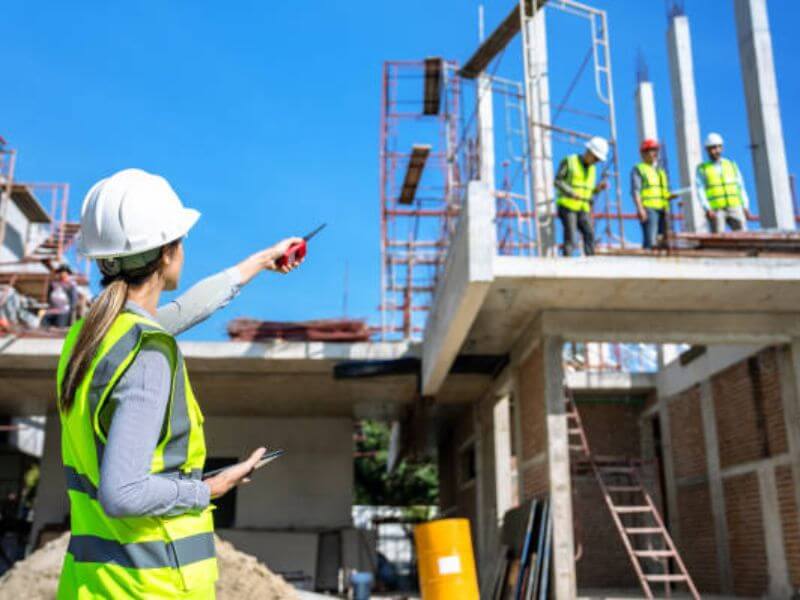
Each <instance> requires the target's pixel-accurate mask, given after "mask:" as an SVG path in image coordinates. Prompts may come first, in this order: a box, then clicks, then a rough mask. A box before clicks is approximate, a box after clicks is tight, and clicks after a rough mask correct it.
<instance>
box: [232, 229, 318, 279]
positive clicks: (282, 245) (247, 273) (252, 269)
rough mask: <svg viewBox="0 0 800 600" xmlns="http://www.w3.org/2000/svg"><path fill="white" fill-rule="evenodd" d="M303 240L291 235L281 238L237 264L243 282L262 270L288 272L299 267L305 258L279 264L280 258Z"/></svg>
mask: <svg viewBox="0 0 800 600" xmlns="http://www.w3.org/2000/svg"><path fill="white" fill-rule="evenodd" d="M302 241H303V238H299V237H290V238H286V239H285V240H281V241H280V242H278V243H277V244H275V245H274V246H271V247H269V248H267V249H266V250H262V251H261V252H256V253H255V254H253V255H252V256H250V257H248V258H246V259H244V260H243V261H242V262H240V263H239V264H238V265H236V266H237V268H238V269H239V273H240V274H241V276H242V280H241V283H242V284H245V283H247V282H249V281H250V280H251V279H253V277H255V276H256V275H258V274H259V273H260V272H261V271H265V270H266V271H276V272H278V273H288V272H289V271H293V270H294V269H296V268H297V267H299V266H300V265H301V264H302V263H303V260H304V259H302V258H301V259H300V260H297V261H295V262H293V263H290V264H287V265H285V266H283V267H279V266H278V259H279V258H280V257H281V256H283V255H284V254H285V253H286V251H287V250H288V249H289V246H291V245H292V244H298V243H300V242H302Z"/></svg>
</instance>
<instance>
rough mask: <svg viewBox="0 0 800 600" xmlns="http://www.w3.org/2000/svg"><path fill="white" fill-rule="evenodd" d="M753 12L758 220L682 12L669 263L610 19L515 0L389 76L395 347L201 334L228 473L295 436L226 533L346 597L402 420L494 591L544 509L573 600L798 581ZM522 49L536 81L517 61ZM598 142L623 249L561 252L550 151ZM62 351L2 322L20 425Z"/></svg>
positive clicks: (580, 9)
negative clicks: (723, 169)
mask: <svg viewBox="0 0 800 600" xmlns="http://www.w3.org/2000/svg"><path fill="white" fill-rule="evenodd" d="M734 5H735V11H736V17H737V28H738V29H737V31H738V36H739V47H740V51H741V63H742V68H743V70H744V77H743V80H744V83H745V95H746V98H747V108H748V116H749V127H750V137H751V140H752V143H753V161H754V164H755V165H756V169H755V171H756V187H757V191H758V194H757V197H758V217H757V220H758V221H759V224H760V229H759V230H757V231H754V232H752V233H748V234H729V235H711V234H709V233H708V232H707V231H706V229H707V228H706V225H705V217H704V215H703V212H702V210H701V209H700V205H699V203H698V201H697V199H696V198H695V197H694V193H695V192H694V189H695V186H694V173H695V167H696V165H697V164H698V163H699V162H700V160H701V147H700V129H699V119H698V112H697V106H696V98H695V86H694V73H693V68H692V55H691V40H690V32H689V21H688V17H687V16H686V15H685V14H683V12H682V11H681V10H679V9H675V10H672V12H671V13H670V16H669V23H668V27H667V30H666V32H665V34H666V43H667V44H668V47H669V56H670V68H671V84H672V96H673V121H674V123H675V130H676V134H677V135H676V137H677V142H678V143H677V146H678V148H677V156H678V171H679V173H678V179H679V181H680V186H681V187H685V188H688V189H689V190H690V191H689V195H688V196H685V197H684V200H683V201H682V202H681V203H680V204H679V205H677V206H676V207H675V209H674V210H673V211H672V214H671V215H670V222H671V224H672V230H671V231H669V232H668V235H667V236H666V240H665V244H664V246H663V247H662V248H660V249H659V250H657V251H653V252H645V251H643V250H642V249H641V248H640V247H639V245H638V243H633V242H632V241H631V230H632V229H633V228H635V227H636V226H637V225H636V223H635V221H634V219H635V215H634V214H633V212H632V211H631V210H630V208H629V207H628V202H627V201H625V200H623V187H622V185H621V163H622V162H623V157H621V156H619V152H618V149H617V141H618V139H617V123H616V114H615V98H614V86H613V81H612V77H613V71H612V65H611V61H610V56H611V52H610V45H611V40H610V39H609V34H608V31H609V29H608V23H607V18H606V13H605V12H604V11H603V10H600V9H598V8H595V7H593V6H589V5H587V4H582V3H579V2H575V1H573V0H521V1H520V2H519V3H518V4H515V3H513V2H510V6H509V9H510V12H509V13H508V16H507V17H506V18H505V19H504V20H503V21H502V22H500V23H499V25H497V27H495V28H494V29H492V30H491V33H490V34H489V35H487V36H485V37H484V38H483V39H482V42H481V44H480V45H479V47H478V48H477V49H476V50H475V52H474V53H473V54H472V55H471V56H470V57H466V60H465V61H464V62H456V61H453V60H447V59H442V58H438V57H428V58H427V59H423V60H419V61H392V62H387V63H386V64H385V67H384V72H383V96H382V98H381V116H382V118H381V124H380V127H381V142H380V154H381V163H380V164H381V173H380V179H381V230H382V245H381V261H382V277H381V279H382V281H381V291H382V297H381V315H382V321H381V323H380V327H379V336H380V338H381V339H380V340H378V341H373V342H358V343H340V344H333V343H326V342H288V341H280V340H277V341H274V342H268V343H264V342H191V343H183V344H182V348H183V350H184V354H185V355H186V357H187V363H188V365H189V369H190V370H191V371H192V373H193V376H194V379H193V381H195V382H196V384H195V387H196V390H197V394H198V397H199V398H200V399H201V402H202V404H203V407H204V410H205V412H206V413H207V415H208V419H207V421H206V424H205V426H206V429H207V438H208V443H209V456H210V457H211V458H212V459H213V460H216V461H219V462H225V461H232V460H234V459H235V457H237V456H239V455H241V454H242V452H244V451H245V450H246V449H247V448H249V447H252V446H253V445H260V444H261V443H263V442H264V441H265V438H268V439H267V441H268V442H269V444H270V445H271V446H282V447H284V448H286V449H287V450H288V452H287V457H286V458H285V459H282V462H280V463H276V466H275V467H274V469H273V470H272V471H271V473H270V476H269V478H264V479H263V480H257V481H256V482H254V484H253V485H252V486H249V487H246V488H242V489H241V490H238V491H237V492H236V494H235V495H234V496H232V498H231V500H230V501H229V503H228V504H227V505H226V508H225V509H224V511H220V512H221V513H222V515H223V521H219V522H218V524H217V525H218V528H219V529H220V531H221V535H222V536H223V537H226V538H228V539H230V540H232V541H234V542H235V543H237V545H239V547H241V548H242V549H244V550H246V551H250V552H252V553H253V554H255V555H257V556H258V557H259V558H261V559H262V560H264V561H265V562H266V563H267V564H268V565H269V566H270V567H272V568H273V569H275V570H277V571H279V572H283V573H287V574H294V575H293V576H294V577H295V583H297V584H298V585H300V586H303V587H311V588H316V589H332V587H331V583H330V581H331V577H335V569H334V570H333V571H332V570H331V565H335V567H337V568H340V567H352V566H356V567H360V568H364V567H365V566H366V567H368V566H369V562H370V560H371V559H370V558H369V557H366V558H365V557H362V556H360V555H359V550H358V548H359V547H361V541H359V537H358V536H359V535H360V534H359V533H358V532H355V531H354V529H353V526H352V517H351V505H352V477H353V475H352V461H353V441H352V432H353V427H352V425H353V421H354V420H357V419H364V418H372V419H384V420H394V421H398V422H399V423H400V424H401V427H400V429H401V430H402V434H401V435H400V436H399V437H400V439H401V440H402V443H401V444H399V445H398V448H399V449H400V451H401V452H405V453H407V454H409V455H413V454H415V453H424V452H426V451H435V453H436V455H437V456H438V462H439V475H440V509H441V513H442V514H444V515H447V516H464V517H467V518H469V519H470V522H471V524H472V536H473V542H474V546H475V551H476V556H477V559H478V567H479V573H480V577H481V582H482V586H483V585H484V584H487V582H488V586H489V589H491V587H492V579H493V578H494V577H495V574H496V573H497V572H498V564H499V563H500V562H502V560H504V557H505V553H506V552H507V551H508V540H507V539H505V537H504V536H505V532H504V527H503V526H504V524H507V522H508V520H509V519H508V516H509V515H511V514H513V513H515V511H519V510H525V507H526V505H527V504H528V503H529V501H530V500H531V499H533V498H545V497H547V498H549V501H550V503H551V507H552V509H551V514H552V548H553V549H552V579H551V586H550V587H551V589H552V591H553V595H554V596H555V597H556V598H559V599H569V600H571V599H573V598H576V597H579V596H581V595H588V594H591V595H592V596H593V597H594V596H595V595H596V593H595V591H596V590H610V589H615V590H619V589H623V590H628V591H633V593H641V594H644V595H646V596H649V597H652V596H656V595H668V594H669V593H672V592H688V593H690V594H691V595H693V596H695V597H697V595H698V594H706V593H717V594H722V595H734V596H770V597H775V598H789V597H792V594H794V593H796V592H797V590H798V589H800V514H799V510H800V320H799V319H798V316H800V315H798V306H800V239H798V237H797V234H795V233H794V229H795V224H796V221H797V216H796V215H795V212H794V209H793V206H792V201H791V194H790V192H789V183H788V182H789V177H788V172H787V166H786V159H785V154H784V148H783V141H782V132H781V123H780V113H779V110H778V101H777V91H776V86H775V73H774V66H773V62H772V56H771V43H770V39H769V27H768V22H767V13H766V2H765V0H735V2H734ZM551 27H569V28H574V29H573V31H575V32H579V33H580V32H582V35H583V36H584V38H580V39H586V40H587V45H588V50H587V52H586V54H585V55H582V54H580V52H578V53H577V54H575V53H573V54H572V55H568V56H562V55H560V54H559V52H562V51H565V49H564V48H563V47H561V46H558V45H554V44H552V43H550V44H548V31H549V30H550V29H549V28H551ZM576 35H577V34H576ZM551 39H552V36H551ZM567 50H568V49H567ZM578 50H579V51H580V48H579V47H578ZM506 52H510V53H513V52H519V56H521V58H522V60H521V70H522V72H521V73H514V72H513V65H514V63H513V61H511V63H512V64H511V66H510V67H508V69H505V68H501V66H500V60H499V59H500V58H501V57H502V55H503V53H506ZM569 59H575V62H576V65H577V68H576V73H575V77H574V79H573V80H572V83H570V85H569V86H568V87H567V89H565V90H558V92H559V93H561V94H563V97H562V98H561V99H560V100H559V101H557V102H554V101H552V102H551V97H555V93H556V91H557V90H555V89H553V86H552V85H551V83H552V82H551V81H550V78H549V76H548V71H549V64H550V63H551V62H553V61H568V60H569ZM559 64H562V62H559ZM576 90H577V92H576ZM574 92H576V95H577V96H579V97H580V98H583V99H584V100H581V102H580V103H579V105H578V106H574V102H573V101H572V100H571V98H572V97H573V93H574ZM656 92H662V91H661V90H654V89H653V86H652V85H651V84H650V83H649V82H648V81H647V78H646V77H640V80H639V84H638V87H637V90H636V95H635V101H636V102H637V114H638V118H639V123H638V125H639V135H640V136H641V137H643V138H644V137H657V135H656V134H657V132H656V129H655V127H656V125H655V124H656V122H657V121H656V118H655V110H656V109H655V101H656ZM586 98H591V101H587V100H585V99H586ZM662 102H663V100H662ZM592 135H602V136H604V137H606V138H607V139H608V140H609V143H610V146H611V156H610V158H609V161H608V163H607V164H608V168H607V170H606V175H607V178H608V181H609V183H610V187H609V189H608V191H607V192H605V193H604V194H603V195H602V196H601V197H600V198H599V199H598V201H597V202H596V203H595V207H594V215H593V219H594V224H595V227H596V231H597V235H598V241H599V250H600V251H599V253H598V255H597V256H593V257H580V258H562V257H558V256H556V255H557V253H558V252H557V250H558V245H559V233H558V231H557V228H556V226H555V222H554V221H555V219H554V216H555V215H554V206H553V201H552V189H551V188H552V181H553V178H554V162H553V161H554V159H556V158H559V159H560V158H561V157H562V156H564V155H565V154H566V153H567V152H569V151H574V149H575V148H576V147H580V146H581V145H582V144H583V142H584V141H585V140H587V139H589V138H590V137H591V136H592ZM59 351H60V340H57V339H44V340H42V339H31V338H30V337H25V336H16V337H8V338H4V340H3V342H2V345H0V377H2V381H3V385H2V386H0V406H2V410H3V412H4V413H5V414H8V415H43V414H45V413H46V412H48V411H50V410H52V409H53V402H52V396H53V370H54V366H55V363H56V360H57V356H58V353H59ZM58 444H59V442H58V427H57V421H56V420H55V419H48V421H47V435H46V442H45V449H44V458H43V465H42V481H43V484H42V489H41V491H40V494H39V498H38V500H37V506H36V523H35V524H34V529H35V531H36V532H39V531H46V530H47V528H48V527H50V528H58V526H59V525H60V526H62V527H63V523H64V520H65V517H66V510H67V500H66V496H65V495H64V492H63V486H64V483H63V478H62V477H61V471H60V462H59V460H60V457H59V454H58ZM395 449H397V448H395ZM264 507H269V510H265V509H264ZM330 534H335V535H337V536H339V538H337V539H338V540H339V541H338V542H334V543H333V545H329V543H330V541H331V540H330V537H328V536H329V535H330ZM333 554H336V558H335V560H333V561H326V557H330V556H332V555H333ZM484 589H487V588H485V587H484ZM599 595H600V596H602V595H604V592H600V593H599Z"/></svg>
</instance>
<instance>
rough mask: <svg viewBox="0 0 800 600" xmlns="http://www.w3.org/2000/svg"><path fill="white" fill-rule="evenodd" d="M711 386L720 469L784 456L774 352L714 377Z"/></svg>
mask: <svg viewBox="0 0 800 600" xmlns="http://www.w3.org/2000/svg"><path fill="white" fill-rule="evenodd" d="M711 383H712V389H713V394H714V412H715V414H716V420H717V436H718V438H719V458H720V465H721V467H722V468H723V469H724V468H726V467H730V466H733V465H736V464H740V463H743V462H749V461H754V460H760V459H763V458H768V457H770V456H775V455H777V454H782V453H783V452H786V447H787V442H786V429H785V425H784V418H783V407H782V405H781V389H780V378H779V373H778V361H777V351H776V350H775V349H774V348H770V349H767V350H765V351H763V352H760V353H759V354H756V355H755V356H753V357H751V358H750V359H748V360H744V361H742V362H739V363H737V364H735V365H733V366H731V367H729V368H727V369H725V370H724V371H722V372H720V373H718V374H716V375H715V376H714V377H712V378H711Z"/></svg>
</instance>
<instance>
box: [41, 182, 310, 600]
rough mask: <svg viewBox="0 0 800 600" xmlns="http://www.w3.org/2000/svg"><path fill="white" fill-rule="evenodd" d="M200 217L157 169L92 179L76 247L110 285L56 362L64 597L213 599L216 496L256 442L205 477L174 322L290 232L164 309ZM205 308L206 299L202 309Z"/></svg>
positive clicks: (236, 475)
mask: <svg viewBox="0 0 800 600" xmlns="http://www.w3.org/2000/svg"><path fill="white" fill-rule="evenodd" d="M199 217H200V213H199V212H197V211H196V210H191V209H188V208H184V206H183V204H182V203H181V201H180V199H179V198H178V196H177V194H176V193H175V192H174V191H173V189H172V187H170V185H169V183H167V181H166V180H165V179H163V178H162V177H158V176H155V175H151V174H149V173H146V172H144V171H141V170H139V169H126V170H124V171H120V172H118V173H116V174H114V175H112V176H111V177H109V178H107V179H103V180H101V181H100V182H98V183H97V184H95V185H94V187H92V189H91V190H90V191H89V193H88V194H87V196H86V199H85V200H84V203H83V209H82V211H81V231H80V251H81V252H82V253H83V254H84V255H85V256H86V257H87V258H91V259H95V260H96V261H97V264H98V266H99V268H100V272H101V275H102V285H103V287H104V288H105V289H104V290H103V292H102V293H101V294H100V295H99V296H97V298H95V300H94V302H93V304H92V306H91V308H90V309H89V312H88V314H87V315H86V318H85V319H82V320H80V321H77V322H76V323H75V324H74V325H73V326H72V328H71V329H70V330H69V333H68V334H67V337H66V339H65V341H64V347H63V350H62V354H61V359H60V360H59V364H58V371H57V397H58V414H59V418H60V421H61V434H62V435H61V454H62V459H63V462H64V473H65V476H66V482H67V493H68V496H69V502H70V534H71V535H70V541H69V546H68V548H67V553H66V556H65V558H64V565H63V568H62V571H61V578H60V579H59V585H58V594H57V596H58V599H59V600H67V599H69V600H94V599H97V598H141V599H144V598H147V599H152V598H164V599H166V598H184V599H188V598H192V599H203V600H208V599H213V598H214V597H215V593H214V584H215V581H216V579H217V564H216V558H215V553H214V538H213V530H214V524H213V520H212V512H211V511H212V507H211V505H210V500H211V499H213V498H217V497H219V496H222V495H223V494H225V493H227V492H228V491H229V490H231V489H232V488H233V487H235V486H237V485H239V484H240V483H243V482H246V481H247V476H248V474H249V473H250V472H251V471H252V469H253V467H254V465H255V464H256V463H257V462H258V460H259V459H260V458H261V456H262V455H263V453H264V448H259V449H257V450H255V451H254V452H253V453H252V454H251V455H250V457H249V458H248V459H247V460H244V461H242V462H240V463H238V464H236V465H234V466H232V467H230V468H228V469H226V470H224V471H222V472H221V473H219V474H217V475H214V476H213V477H208V478H206V479H203V467H204V463H205V457H206V445H205V438H204V434H203V415H202V411H201V410H200V405H199V403H198V401H197V399H196V398H195V395H194V393H193V391H192V386H191V383H190V380H189V375H188V373H187V371H186V363H185V361H184V358H183V355H182V354H181V351H180V349H179V348H178V345H177V343H176V342H175V338H174V337H173V334H174V333H177V332H179V331H180V330H182V329H186V328H188V327H190V326H191V325H192V324H194V323H196V322H198V321H199V320H202V319H203V318H205V317H207V316H209V314H210V312H212V311H213V310H215V309H216V308H219V307H221V306H223V305H224V304H225V303H226V302H227V301H229V300H230V299H231V298H232V297H233V296H235V295H236V293H237V292H238V289H239V288H240V287H241V286H242V285H244V284H245V283H247V282H248V281H250V280H251V279H252V278H253V277H255V275H256V274H257V273H259V272H260V271H262V270H265V269H267V270H272V271H279V272H282V273H286V272H288V271H290V270H291V269H293V268H295V267H296V266H297V264H299V263H297V264H293V265H287V266H284V267H279V266H277V260H278V258H279V257H281V256H282V255H283V254H284V252H286V250H287V249H288V247H289V245H290V244H292V243H295V242H299V241H300V239H299V238H290V239H287V240H284V241H282V242H280V243H279V244H277V245H275V246H273V247H271V248H268V249H267V250H264V251H262V252H259V253H257V254H254V255H253V256H251V257H250V258H247V259H245V260H244V261H242V262H241V263H239V264H238V265H236V266H235V267H232V268H231V269H228V270H227V271H225V272H223V273H221V274H219V275H217V276H212V277H209V278H207V279H206V280H203V281H201V282H200V283H198V284H196V285H195V286H194V287H193V288H192V289H191V290H189V291H188V292H187V293H186V294H184V295H183V296H181V297H180V298H178V299H177V300H175V301H173V302H171V303H169V304H167V305H166V306H165V307H162V308H158V302H159V298H160V296H161V292H162V291H164V290H174V289H175V288H176V287H177V285H178V280H179V278H180V275H181V270H182V267H183V258H184V254H183V244H182V239H183V237H184V236H186V234H187V233H188V231H189V229H191V227H192V226H193V225H194V224H195V222H196V221H197V219H198V218H199ZM198 307H199V308H198Z"/></svg>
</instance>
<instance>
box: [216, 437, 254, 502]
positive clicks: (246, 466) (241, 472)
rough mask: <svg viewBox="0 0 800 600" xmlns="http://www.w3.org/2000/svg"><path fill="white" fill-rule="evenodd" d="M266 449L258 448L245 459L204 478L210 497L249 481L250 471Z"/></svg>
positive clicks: (222, 494) (222, 493)
mask: <svg viewBox="0 0 800 600" xmlns="http://www.w3.org/2000/svg"><path fill="white" fill-rule="evenodd" d="M266 451H267V449H266V448H258V449H257V450H255V451H254V452H253V453H252V454H251V455H250V458H248V459H247V460H244V461H242V462H240V463H236V464H235V465H232V466H230V467H228V468H227V469H225V470H224V471H221V472H220V473H217V474H216V475H214V476H213V477H209V478H208V479H204V480H203V483H205V484H206V485H207V486H208V488H209V489H210V490H211V498H212V499H214V498H219V497H220V496H224V495H225V494H227V493H228V492H229V491H231V490H232V489H233V488H235V487H236V486H237V485H241V484H243V483H249V482H250V478H249V475H250V473H252V472H253V469H254V468H255V466H256V464H258V461H259V460H261V457H262V456H264V453H265V452H266Z"/></svg>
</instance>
